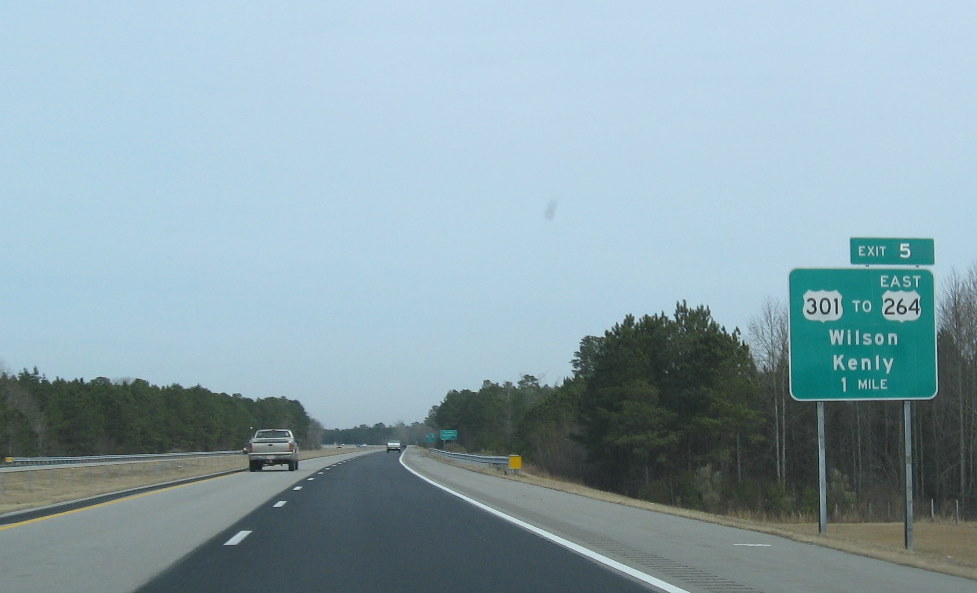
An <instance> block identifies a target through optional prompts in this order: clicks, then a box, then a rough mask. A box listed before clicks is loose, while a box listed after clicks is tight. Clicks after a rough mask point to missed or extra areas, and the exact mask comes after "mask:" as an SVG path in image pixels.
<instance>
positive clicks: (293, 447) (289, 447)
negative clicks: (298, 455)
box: [288, 443, 295, 453]
mask: <svg viewBox="0 0 977 593" xmlns="http://www.w3.org/2000/svg"><path fill="white" fill-rule="evenodd" d="M288 452H289V453H293V452H295V443H289V444H288Z"/></svg>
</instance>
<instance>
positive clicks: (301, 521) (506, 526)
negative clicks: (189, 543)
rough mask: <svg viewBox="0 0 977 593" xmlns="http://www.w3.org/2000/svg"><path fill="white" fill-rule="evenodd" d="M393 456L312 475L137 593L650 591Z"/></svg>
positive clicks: (363, 459)
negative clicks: (433, 481) (410, 469)
mask: <svg viewBox="0 0 977 593" xmlns="http://www.w3.org/2000/svg"><path fill="white" fill-rule="evenodd" d="M398 457H399V456H398V455H397V454H396V453H389V454H384V453H378V454H374V455H368V456H364V457H361V458H358V459H355V460H351V461H349V462H348V463H342V464H337V465H336V466H333V467H331V468H326V469H324V470H322V471H321V472H317V473H316V474H315V475H313V476H310V477H309V478H306V479H305V480H303V481H302V482H299V483H298V484H296V485H295V486H293V487H292V488H289V489H287V490H285V491H283V492H281V493H280V495H278V496H276V497H274V498H273V499H269V500H268V501H266V503H265V504H263V505H262V506H261V507H259V508H258V509H256V510H255V511H254V512H252V513H250V514H248V515H247V516H245V517H244V518H242V519H241V520H240V521H238V522H236V523H235V524H234V525H232V526H230V527H229V528H227V529H225V530H224V531H223V532H221V533H220V534H218V535H217V536H216V537H214V538H213V539H211V540H210V541H209V542H207V543H206V544H204V545H203V546H201V547H200V548H198V549H197V550H195V551H194V552H193V554H191V555H190V556H188V557H187V558H185V559H183V560H182V561H180V562H179V563H177V564H176V565H175V566H173V567H172V568H170V569H169V570H167V571H166V572H164V573H163V574H162V575H160V576H159V577H158V578H156V579H154V580H153V581H152V582H150V583H149V584H147V585H146V586H145V587H142V588H140V589H139V593H172V592H176V591H179V592H181V593H197V592H199V593H205V592H206V593H214V592H217V591H233V592H236V593H249V592H256V593H257V592H264V593H266V592H269V591H294V592H300V591H316V592H324V593H325V592H333V591H335V592H337V593H338V592H342V593H355V592H364V593H366V592H371V593H372V592H385V591H389V592H398V593H415V592H416V593H421V592H424V593H430V592H431V591H450V590H458V591H464V592H465V593H498V592H500V591H506V592H514V591H526V592H533V593H547V592H553V593H556V592H560V593H565V592H567V591H581V592H589V591H592V592H594V593H607V592H608V591H615V592H621V593H628V592H631V591H635V592H637V591H649V590H650V589H649V588H647V587H646V586H643V585H641V584H639V583H637V582H636V581H634V580H632V579H631V578H629V577H627V576H623V575H621V574H619V573H617V572H614V571H612V570H610V569H607V568H605V567H602V566H600V565H597V564H595V563H593V562H590V561H588V560H586V559H583V558H581V557H580V556H578V555H577V554H575V553H573V552H571V551H569V550H567V549H565V548H562V547H560V546H556V545H553V544H551V543H549V542H547V541H546V540H544V539H541V538H540V537H538V536H536V535H534V534H532V533H530V532H528V531H526V530H524V529H521V528H519V527H517V526H515V525H512V524H510V523H508V522H506V521H503V520H501V519H499V518H497V517H494V516H492V515H490V514H487V513H485V512H482V511H480V510H478V509H477V508H475V507H473V506H472V505H471V504H469V503H467V502H465V501H463V500H460V499H459V498H457V497H455V496H452V495H450V494H448V493H446V492H444V491H442V490H440V489H438V488H435V487H433V486H431V485H430V484H428V483H426V482H424V481H422V480H419V479H417V478H416V477H415V476H414V475H412V474H410V473H409V472H408V471H406V470H405V469H404V467H402V466H401V464H400V463H399V460H398ZM256 477H257V478H259V479H260V477H261V476H256ZM298 488H301V489H300V490H299V489H298Z"/></svg>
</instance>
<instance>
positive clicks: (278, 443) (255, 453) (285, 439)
mask: <svg viewBox="0 0 977 593" xmlns="http://www.w3.org/2000/svg"><path fill="white" fill-rule="evenodd" d="M247 451H248V469H250V470H251V471H253V472H257V471H261V469H262V468H263V467H264V466H266V465H285V464H286V463H287V464H288V469H289V471H295V470H297V469H298V468H299V445H298V443H296V442H295V437H294V436H293V435H292V431H291V430H289V429H287V428H262V429H260V430H258V431H257V432H255V433H254V437H253V438H252V439H251V441H249V442H248V449H247Z"/></svg>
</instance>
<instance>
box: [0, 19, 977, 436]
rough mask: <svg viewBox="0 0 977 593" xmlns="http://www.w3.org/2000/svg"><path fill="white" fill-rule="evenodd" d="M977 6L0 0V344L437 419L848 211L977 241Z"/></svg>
mask: <svg viewBox="0 0 977 593" xmlns="http://www.w3.org/2000/svg"><path fill="white" fill-rule="evenodd" d="M975 23H977V3H974V2H970V1H960V2H934V1H932V0H930V1H925V2H852V1H850V0H845V1H840V2H834V1H827V0H823V1H820V2H814V3H797V2H779V1H771V2H749V1H744V2H728V1H717V2H589V3H582V2H506V1H492V2H464V1H457V0H452V1H449V2H424V1H411V2H370V1H355V2H352V1H351V2H327V1H322V0H317V1H310V2H268V1H257V2H242V1H237V0H236V1H233V2H196V1H194V2H173V1H168V2H153V3H151V2H122V1H117V2H92V1H88V2H41V1H31V2H3V3H2V4H0V246H2V248H3V255H2V257H0V273H2V279H3V280H2V284H0V369H3V370H6V371H8V372H17V371H19V370H20V369H23V368H32V367H34V366H37V367H38V369H39V370H40V371H41V372H42V373H44V374H45V375H47V376H48V378H50V379H54V378H55V377H62V378H66V379H75V378H84V379H86V380H91V379H93V378H95V377H99V376H105V377H109V378H111V379H123V378H142V379H145V380H147V381H149V382H150V383H153V384H157V385H169V384H172V383H178V384H181V385H183V386H192V385H197V384H200V385H202V386H204V387H206V388H208V389H210V390H212V391H216V392H226V393H240V394H242V395H244V396H246V397H250V398H259V397H270V396H285V397H288V398H290V399H297V400H299V401H301V402H302V403H303V404H304V405H305V407H306V409H307V410H308V412H309V413H310V415H311V416H313V417H314V418H316V419H318V420H319V421H320V422H322V424H323V425H325V426H326V427H350V426H354V425H358V424H361V423H366V424H374V423H376V422H384V423H387V424H391V423H394V422H397V421H404V422H407V423H410V422H413V421H420V420H423V418H424V417H425V415H426V414H427V412H428V410H429V409H430V407H431V406H432V405H435V404H437V403H439V402H440V401H441V400H442V398H443V397H444V395H445V394H446V393H447V392H448V391H449V390H452V389H477V388H478V387H479V386H480V385H481V383H482V381H483V380H485V379H489V380H492V381H497V382H504V381H513V382H515V381H518V380H519V378H520V377H521V376H522V375H524V374H531V375H534V376H536V377H538V378H539V379H540V380H541V381H542V382H544V383H547V384H556V383H559V382H562V380H563V379H564V378H565V377H567V376H569V375H570V374H571V366H570V361H571V359H572V358H573V354H574V352H575V351H576V349H577V347H578V345H579V342H580V339H581V338H583V337H584V336H587V335H600V334H602V333H603V332H604V331H605V330H607V329H609V328H610V327H611V326H613V325H614V324H615V323H617V322H619V321H621V320H622V319H623V318H624V316H625V315H627V314H629V313H630V314H634V315H643V314H646V313H648V314H654V313H659V312H662V311H664V312H666V313H668V314H672V313H673V312H674V308H675V304H676V302H678V301H682V300H685V301H688V303H689V304H690V305H692V306H696V305H706V306H708V307H709V308H710V309H711V310H712V313H713V317H714V318H715V319H716V320H717V321H718V322H719V323H720V324H722V325H724V326H726V327H727V329H729V330H732V329H733V328H735V327H739V328H741V329H743V330H744V331H745V330H746V327H747V324H748V323H749V321H750V319H751V318H753V317H755V316H757V315H758V314H759V312H760V310H761V308H762V306H763V304H764V302H765V301H767V300H768V299H775V300H780V301H784V302H786V299H787V291H788V274H789V272H790V270H791V269H792V268H794V267H834V266H839V267H845V266H848V265H849V238H850V237H926V238H933V239H934V240H935V252H936V263H937V265H936V266H935V267H934V268H933V269H934V273H935V274H936V277H937V287H938V288H937V290H938V291H939V286H940V281H941V279H945V277H946V275H947V274H948V273H949V272H950V271H951V270H956V271H958V272H965V271H966V270H967V269H969V268H970V267H971V266H972V265H973V264H974V263H975V262H977V239H975V232H974V231H975V225H977V216H975V215H977V164H975V155H977V111H975V105H977V35H975V34H974V24H975Z"/></svg>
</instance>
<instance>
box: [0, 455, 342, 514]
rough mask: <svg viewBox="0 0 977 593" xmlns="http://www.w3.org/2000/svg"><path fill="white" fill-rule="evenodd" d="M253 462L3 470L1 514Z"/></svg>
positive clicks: (231, 459) (239, 458)
mask: <svg viewBox="0 0 977 593" xmlns="http://www.w3.org/2000/svg"><path fill="white" fill-rule="evenodd" d="M340 453H349V450H348V449H315V450H311V451H302V454H301V458H302V459H311V458H313V457H321V456H324V455H337V454H340ZM247 467H248V458H247V456H246V455H243V454H241V455H208V456H203V457H187V458H183V459H171V460H153V461H139V462H134V463H110V464H101V465H77V466H66V467H65V466H62V467H57V468H44V469H30V470H25V471H11V472H0V515H2V514H4V513H10V512H14V511H20V510H25V509H36V508H41V507H45V506H49V505H53V504H58V503H64V502H69V501H76V500H83V499H86V498H91V497H93V496H99V495H102V494H110V493H113V492H123V491H126V490H131V489H133V488H140V487H145V486H154V485H158V484H168V483H171V482H178V481H180V480H186V479H189V478H197V477H201V476H207V475H212V474H219V473H224V472H230V471H235V470H246V469H247Z"/></svg>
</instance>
